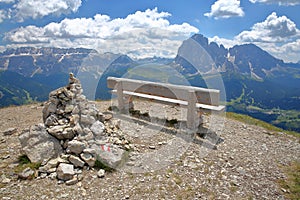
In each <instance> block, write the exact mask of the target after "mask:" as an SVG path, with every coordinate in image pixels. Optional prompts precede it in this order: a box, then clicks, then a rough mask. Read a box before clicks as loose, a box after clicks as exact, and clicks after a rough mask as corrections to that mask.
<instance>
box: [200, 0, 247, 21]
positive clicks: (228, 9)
mask: <svg viewBox="0 0 300 200" xmlns="http://www.w3.org/2000/svg"><path fill="white" fill-rule="evenodd" d="M244 15H245V13H244V11H243V9H242V8H241V7H240V1H239V0H217V1H216V2H215V3H214V4H213V5H212V6H211V11H210V12H209V13H205V14H204V16H206V17H214V18H215V19H219V18H230V17H243V16H244Z"/></svg>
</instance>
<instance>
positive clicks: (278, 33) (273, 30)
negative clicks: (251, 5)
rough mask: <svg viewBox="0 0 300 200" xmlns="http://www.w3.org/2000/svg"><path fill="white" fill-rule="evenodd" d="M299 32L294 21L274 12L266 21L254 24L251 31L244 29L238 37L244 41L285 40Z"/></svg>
mask: <svg viewBox="0 0 300 200" xmlns="http://www.w3.org/2000/svg"><path fill="white" fill-rule="evenodd" d="M298 33H299V30H298V29H297V27H296V24H295V23H294V22H293V21H291V20H290V19H289V18H287V17H286V16H280V17H278V16H277V14H276V13H275V12H273V13H272V14H271V15H269V16H268V17H267V19H266V20H265V21H263V22H259V23H256V24H254V26H252V28H251V30H250V31H243V32H241V33H240V34H239V35H238V36H237V37H236V38H237V39H238V40H240V41H244V42H271V43H272V42H285V41H287V40H289V39H290V38H291V37H293V36H296V35H297V34H298Z"/></svg>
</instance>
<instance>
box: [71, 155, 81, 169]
mask: <svg viewBox="0 0 300 200" xmlns="http://www.w3.org/2000/svg"><path fill="white" fill-rule="evenodd" d="M69 161H70V162H71V163H72V164H73V165H74V166H75V167H83V166H84V161H82V160H81V159H80V158H79V157H77V156H73V155H71V156H70V157H69Z"/></svg>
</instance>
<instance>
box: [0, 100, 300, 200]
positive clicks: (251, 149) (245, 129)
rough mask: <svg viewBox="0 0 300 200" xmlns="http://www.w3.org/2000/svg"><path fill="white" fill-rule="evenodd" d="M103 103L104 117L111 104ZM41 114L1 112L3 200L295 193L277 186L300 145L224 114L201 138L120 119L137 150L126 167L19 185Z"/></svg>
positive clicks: (143, 106)
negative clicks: (72, 180) (25, 143)
mask: <svg viewBox="0 0 300 200" xmlns="http://www.w3.org/2000/svg"><path fill="white" fill-rule="evenodd" d="M96 104H97V107H98V108H99V110H100V111H102V112H105V111H107V109H108V107H109V106H110V105H111V102H109V101H107V102H97V103H96ZM135 108H136V109H139V110H142V113H146V112H147V113H149V115H150V116H155V117H159V118H161V119H163V118H167V119H169V120H171V119H173V118H175V117H176V118H177V119H184V118H185V116H184V112H183V114H181V109H179V108H176V107H170V106H164V105H155V104H150V103H149V102H142V101H139V102H138V103H136V104H135ZM42 109H43V108H42V106H41V105H40V104H34V105H26V106H19V107H8V108H2V109H0V116H1V117H0V175H1V177H0V197H1V199H12V200H13V199H285V193H286V192H288V191H287V190H285V189H283V188H281V187H280V185H279V184H278V182H279V181H280V180H282V179H285V178H286V176H285V174H284V173H283V171H282V168H281V166H285V165H288V164H290V163H291V162H292V161H300V156H299V155H300V143H299V139H297V138H295V137H293V136H289V135H286V134H283V133H277V132H270V131H268V130H265V129H263V128H260V127H256V126H252V125H246V124H243V123H241V122H237V121H234V120H231V119H224V118H222V116H214V115H213V116H211V115H205V117H204V122H205V123H204V127H205V128H203V130H202V132H208V134H207V136H206V138H205V139H202V138H200V137H199V136H198V135H193V134H191V133H189V132H186V131H184V130H182V129H181V128H180V127H177V128H172V127H168V124H165V125H164V126H162V125H160V124H161V121H157V120H154V118H152V119H153V120H151V121H150V122H149V120H146V119H147V116H144V119H145V120H138V119H137V118H131V117H128V116H127V117H126V116H123V115H115V116H114V117H115V118H121V129H122V131H123V133H124V134H126V136H127V138H129V139H130V141H131V143H132V144H134V146H135V148H134V150H133V151H131V152H130V154H129V160H128V162H127V163H126V164H125V165H124V166H123V167H122V168H120V169H117V170H115V171H113V172H105V175H104V177H102V178H98V176H97V172H98V170H97V169H93V168H85V169H84V170H83V171H82V177H83V179H82V180H81V181H80V182H78V183H77V184H75V185H71V186H67V185H66V184H60V182H59V181H57V179H51V178H35V179H33V180H20V179H18V175H17V174H16V168H17V166H18V157H19V156H20V155H22V152H21V146H20V143H19V140H18V135H19V134H20V133H21V132H22V130H23V129H26V128H29V127H30V126H31V125H35V124H38V123H42ZM140 117H141V116H140ZM223 122H224V123H223ZM9 128H15V129H11V130H10V131H7V130H8V129H9ZM207 130H209V131H207Z"/></svg>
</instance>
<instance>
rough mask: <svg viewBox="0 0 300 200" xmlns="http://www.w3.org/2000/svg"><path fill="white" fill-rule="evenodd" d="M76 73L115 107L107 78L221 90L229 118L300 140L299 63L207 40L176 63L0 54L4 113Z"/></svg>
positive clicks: (186, 44)
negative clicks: (258, 122) (240, 116)
mask: <svg viewBox="0 0 300 200" xmlns="http://www.w3.org/2000/svg"><path fill="white" fill-rule="evenodd" d="M70 72H73V73H74V74H75V75H76V76H77V77H78V78H79V79H80V80H81V82H82V85H83V87H84V91H85V94H86V96H87V97H88V98H89V99H109V98H110V93H109V91H108V89H107V87H106V78H107V77H108V76H116V77H128V78H135V79H143V80H151V81H160V82H169V83H175V84H185V85H186V84H188V85H193V86H200V87H210V88H211V87H212V88H216V89H220V90H221V99H222V101H223V102H224V103H225V102H226V104H227V111H233V112H238V113H244V114H248V115H251V116H253V117H256V118H259V119H262V120H264V121H267V122H269V123H272V124H275V125H277V126H279V127H282V128H285V129H291V130H295V131H298V132H300V125H299V124H300V63H285V62H284V61H283V60H280V59H277V58H275V57H273V56H272V55H270V54H269V53H268V52H266V51H264V50H262V49H261V48H259V47H258V46H256V45H254V44H244V45H236V46H234V47H232V48H229V49H227V48H225V47H224V46H223V45H218V44H217V43H215V42H209V41H208V39H207V38H206V37H204V36H203V35H200V34H196V35H193V36H192V37H191V38H189V39H187V40H185V41H183V43H182V45H181V46H180V47H179V49H178V54H177V56H176V57H175V58H174V59H166V58H158V57H154V58H147V59H140V60H133V59H131V58H130V57H128V56H127V55H120V54H114V53H104V54H100V53H98V52H97V51H95V50H93V49H84V48H77V49H59V48H33V47H22V48H18V49H7V50H6V51H4V52H2V53H0V107H4V106H9V105H21V104H24V103H30V102H32V101H44V100H46V99H47V98H48V93H49V92H50V91H51V90H53V89H55V88H58V87H61V86H63V85H65V84H66V81H67V77H68V74H69V73H70Z"/></svg>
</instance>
